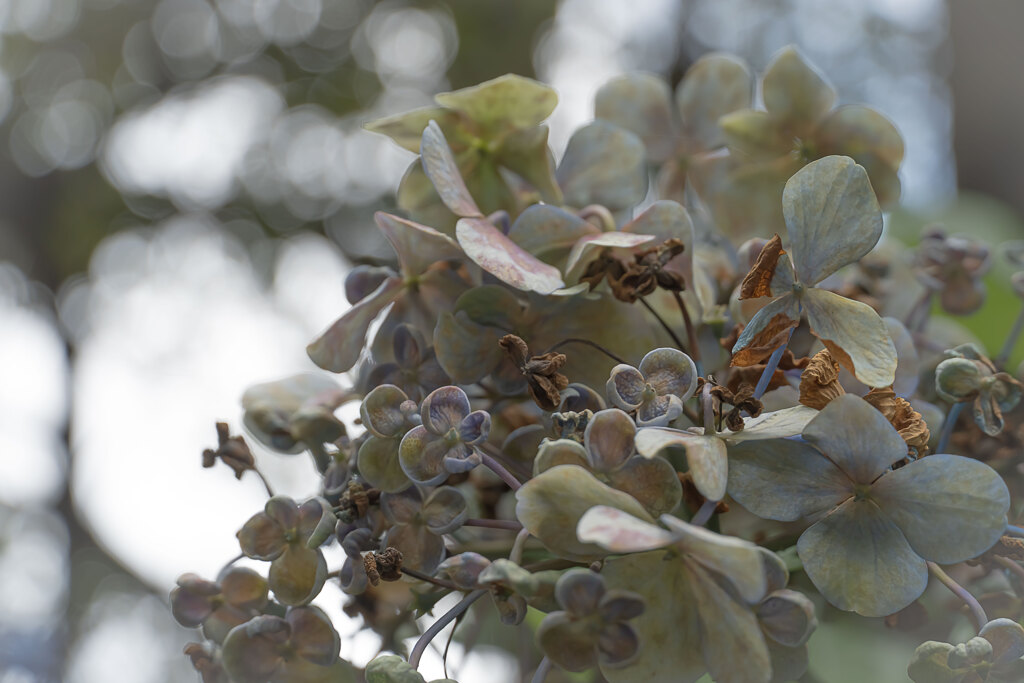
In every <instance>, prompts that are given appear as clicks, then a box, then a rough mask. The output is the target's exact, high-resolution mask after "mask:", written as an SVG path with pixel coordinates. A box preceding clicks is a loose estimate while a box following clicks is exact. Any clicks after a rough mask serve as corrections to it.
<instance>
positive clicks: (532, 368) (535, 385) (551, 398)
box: [498, 334, 569, 411]
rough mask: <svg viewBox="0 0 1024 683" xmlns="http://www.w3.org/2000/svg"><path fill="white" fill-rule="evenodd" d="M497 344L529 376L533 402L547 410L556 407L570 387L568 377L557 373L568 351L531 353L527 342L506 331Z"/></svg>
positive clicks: (528, 380)
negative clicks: (539, 354)
mask: <svg viewBox="0 0 1024 683" xmlns="http://www.w3.org/2000/svg"><path fill="white" fill-rule="evenodd" d="M498 345H499V346H500V347H501V348H502V350H504V351H505V353H506V354H508V357H509V358H510V359H511V360H512V364H513V365H515V366H516V367H517V368H518V369H519V372H521V373H522V374H523V376H524V377H525V378H526V384H527V387H528V389H529V391H530V396H531V397H532V398H533V400H534V402H536V404H537V405H538V406H540V407H541V408H543V409H544V410H549V411H550V410H556V409H557V408H558V402H559V399H560V395H559V392H561V391H562V390H563V389H565V388H566V387H568V386H569V378H567V377H566V376H565V375H563V374H562V373H560V372H558V371H559V370H560V369H561V368H562V366H563V365H565V354H564V353H555V352H554V351H549V352H548V353H545V354H543V355H541V356H531V355H530V348H529V347H528V346H527V345H526V342H524V341H523V340H522V339H520V338H519V337H517V336H515V335H514V334H506V335H505V336H504V337H502V338H501V339H499V340H498Z"/></svg>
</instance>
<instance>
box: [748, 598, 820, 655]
mask: <svg viewBox="0 0 1024 683" xmlns="http://www.w3.org/2000/svg"><path fill="white" fill-rule="evenodd" d="M757 618H758V620H759V621H760V622H761V628H763V629H764V632H765V633H766V634H767V635H768V636H769V637H770V638H772V639H774V640H775V641H776V642H777V643H780V644H782V645H786V646H788V647H797V646H800V645H803V644H804V643H806V642H807V639H808V638H810V637H811V633H812V632H813V631H814V629H815V627H816V626H817V625H818V620H817V619H816V618H815V616H814V603H813V602H811V601H810V599H809V598H808V597H807V596H806V595H804V594H803V593H798V592H796V591H792V590H788V589H782V590H778V591H775V592H773V593H771V594H770V595H769V596H768V597H767V598H765V599H764V602H762V603H761V604H760V605H758V606H757Z"/></svg>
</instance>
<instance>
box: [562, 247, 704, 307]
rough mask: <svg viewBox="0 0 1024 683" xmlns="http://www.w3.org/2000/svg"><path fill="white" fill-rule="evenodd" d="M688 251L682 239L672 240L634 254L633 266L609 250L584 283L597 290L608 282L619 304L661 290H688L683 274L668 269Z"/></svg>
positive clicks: (590, 268) (589, 268) (585, 274)
mask: <svg viewBox="0 0 1024 683" xmlns="http://www.w3.org/2000/svg"><path fill="white" fill-rule="evenodd" d="M685 250H686V245H685V244H683V242H682V240H678V239H674V238H673V239H668V240H665V241H664V242H662V243H661V244H659V245H657V246H654V247H651V248H650V249H645V250H643V251H638V252H636V253H634V254H633V262H632V263H623V262H622V261H620V260H618V259H616V258H615V257H614V256H612V255H611V251H610V250H608V249H606V250H605V251H604V252H603V253H602V254H601V256H599V257H598V258H597V259H596V260H594V261H592V262H591V263H590V265H588V266H587V268H586V270H585V271H583V275H582V276H581V277H580V282H586V283H587V284H589V285H590V289H591V290H593V289H594V288H595V287H597V286H598V285H599V284H601V281H602V280H604V279H607V280H608V286H609V287H610V288H611V290H612V295H613V296H615V298H616V299H618V300H619V301H625V302H626V303H630V304H631V303H634V302H635V301H636V300H637V299H639V298H640V297H643V296H647V295H648V294H653V293H654V291H655V290H656V289H658V288H659V287H660V288H661V289H664V290H666V291H670V292H681V291H683V290H685V289H686V282H685V279H684V278H683V276H682V274H681V273H679V272H676V271H674V270H671V269H668V268H666V266H667V265H668V263H669V262H670V261H671V260H672V259H674V258H675V257H676V256H678V255H679V254H681V253H683V251H685Z"/></svg>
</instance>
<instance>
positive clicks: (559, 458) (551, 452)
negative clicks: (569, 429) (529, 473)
mask: <svg viewBox="0 0 1024 683" xmlns="http://www.w3.org/2000/svg"><path fill="white" fill-rule="evenodd" d="M559 465H577V466H579V467H582V468H584V469H588V470H589V469H590V461H589V460H587V449H586V448H584V447H583V444H581V443H580V442H579V441H573V440H572V439H554V440H551V439H545V440H544V442H543V443H541V445H540V447H539V448H538V449H537V457H536V458H534V460H533V474H534V475H538V474H540V473H541V472H546V471H547V470H550V469H551V468H552V467H558V466H559Z"/></svg>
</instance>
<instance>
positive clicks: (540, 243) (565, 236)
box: [508, 204, 599, 256]
mask: <svg viewBox="0 0 1024 683" xmlns="http://www.w3.org/2000/svg"><path fill="white" fill-rule="evenodd" d="M598 232H599V230H598V229H597V228H596V227H595V226H594V225H593V224H592V223H590V222H589V221H585V220H583V219H582V218H580V217H579V216H577V215H576V214H574V213H569V212H568V211H566V210H565V209H561V208H559V207H557V206H552V205H550V204H534V205H533V206H531V207H529V208H527V209H526V210H525V211H523V212H522V213H521V214H519V217H518V218H516V220H515V222H514V223H513V224H512V227H511V228H510V229H509V231H508V237H509V239H510V240H512V241H513V242H515V243H516V244H518V245H519V246H520V247H522V248H523V249H525V250H526V251H528V252H530V253H531V254H534V255H536V256H539V255H541V254H546V253H548V252H552V251H556V250H561V249H569V248H570V247H572V245H573V244H575V243H576V241H577V240H578V239H580V238H581V237H585V236H587V235H593V234H595V233H598Z"/></svg>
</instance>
